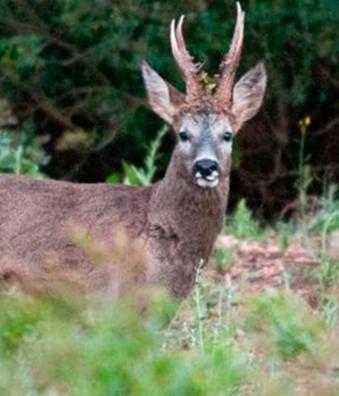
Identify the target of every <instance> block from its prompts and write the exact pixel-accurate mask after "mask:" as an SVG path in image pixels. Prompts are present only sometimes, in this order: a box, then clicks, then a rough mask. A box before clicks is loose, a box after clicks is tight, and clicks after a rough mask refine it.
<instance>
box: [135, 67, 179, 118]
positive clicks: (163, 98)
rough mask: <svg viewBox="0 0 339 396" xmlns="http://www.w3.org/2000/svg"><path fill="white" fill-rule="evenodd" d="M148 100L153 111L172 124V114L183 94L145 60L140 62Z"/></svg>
mask: <svg viewBox="0 0 339 396" xmlns="http://www.w3.org/2000/svg"><path fill="white" fill-rule="evenodd" d="M142 75H143V77H144V81H145V86H146V91H147V95H148V102H149V104H150V106H151V107H152V109H153V111H154V112H155V113H157V114H158V115H159V116H160V117H161V118H162V119H164V120H165V121H166V122H168V123H169V124H173V119H174V115H175V113H176V111H177V109H178V107H179V106H180V104H181V103H182V102H183V101H184V95H183V94H181V93H180V92H179V91H178V90H177V89H175V88H174V87H173V86H172V85H171V84H169V83H168V82H166V81H165V80H164V79H163V78H162V77H160V76H159V74H158V73H157V72H156V71H154V70H153V69H152V68H151V67H150V66H149V65H148V63H147V62H145V61H144V62H143V63H142Z"/></svg>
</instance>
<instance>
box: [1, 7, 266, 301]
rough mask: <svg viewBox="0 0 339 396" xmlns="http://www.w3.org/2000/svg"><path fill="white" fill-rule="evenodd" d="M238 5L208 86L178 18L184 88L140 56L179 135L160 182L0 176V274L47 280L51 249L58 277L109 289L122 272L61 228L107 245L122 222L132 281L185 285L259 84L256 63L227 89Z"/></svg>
mask: <svg viewBox="0 0 339 396" xmlns="http://www.w3.org/2000/svg"><path fill="white" fill-rule="evenodd" d="M237 10H238V16H237V23H236V27H235V32H234V36H233V39H232V43H231V47H230V50H229V52H228V53H227V55H226V56H225V57H224V59H223V61H222V63H221V75H220V77H219V80H218V83H217V86H216V88H215V91H214V92H212V93H211V92H207V91H206V90H205V88H204V86H203V83H202V80H201V78H200V77H199V68H198V67H197V65H196V64H194V63H193V61H192V58H191V57H190V55H189V53H188V52H187V49H186V47H185V42H184V39H183V36H182V23H183V18H180V20H179V23H178V25H177V26H175V22H174V21H172V24H171V46H172V52H173V55H174V57H175V59H176V61H177V64H178V65H179V68H180V69H181V71H182V73H183V75H184V78H185V81H186V88H187V89H186V91H187V92H186V95H183V94H181V93H179V92H178V91H177V90H176V89H175V88H174V87H172V86H171V85H170V84H168V83H167V82H166V81H165V80H163V79H162V77H160V76H159V75H158V74H157V73H156V72H155V71H154V70H153V69H151V67H150V66H149V65H148V64H147V63H145V62H144V63H143V66H142V71H143V77H144V80H145V85H146V89H147V92H148V100H149V103H150V105H151V107H152V109H153V110H154V111H155V112H156V113H157V114H158V115H159V116H160V117H162V118H163V119H164V120H165V121H166V122H167V123H169V124H171V125H172V126H173V129H174V130H175V132H176V134H177V145H176V148H175V150H174V153H173V155H172V159H171V162H170V164H169V167H168V169H167V172H166V175H165V177H164V179H163V180H161V181H160V182H158V183H156V184H154V185H152V186H150V187H144V188H134V187H128V186H112V185H107V184H95V185H94V184H93V185H91V184H74V183H66V182H56V181H37V180H32V179H29V178H25V177H20V176H8V175H2V176H0V279H1V278H2V279H5V280H8V279H9V280H11V279H15V280H19V282H21V283H22V282H25V279H27V280H29V281H30V282H31V283H34V281H36V280H37V281H39V280H40V281H41V279H43V280H44V281H45V282H46V284H47V285H48V283H49V280H52V278H53V276H54V273H53V271H52V270H50V269H49V268H48V265H47V266H46V261H48V260H49V257H50V256H52V257H54V259H55V260H56V261H57V266H56V268H55V270H56V271H57V272H58V273H59V274H60V273H61V274H64V277H65V278H67V276H69V274H71V273H81V274H82V277H83V278H84V279H86V282H87V283H88V284H89V285H90V288H92V289H99V290H100V289H105V288H109V287H110V282H111V281H112V279H113V281H114V280H116V279H114V278H119V277H120V276H121V275H120V274H119V271H115V272H114V273H112V271H111V272H110V271H109V268H108V267H107V268H106V267H105V266H104V267H103V268H102V269H100V268H99V269H97V268H96V267H95V263H93V260H92V259H91V255H88V254H86V252H85V251H84V250H83V249H81V247H79V245H78V244H77V243H75V242H74V241H73V240H72V239H71V238H70V237H69V235H68V233H67V227H68V226H69V225H70V224H78V225H80V226H81V227H82V230H83V231H84V232H85V233H86V234H88V235H89V236H90V237H93V238H94V240H96V241H99V242H100V243H104V244H106V245H110V244H111V243H113V241H114V238H115V236H116V234H117V233H118V232H119V231H120V230H121V229H123V230H124V232H125V233H126V235H127V237H128V238H129V240H130V241H131V243H132V242H133V241H138V242H140V244H141V246H142V248H143V250H144V252H145V257H146V260H145V266H143V267H142V268H141V269H139V271H138V273H137V274H136V277H135V281H136V282H143V283H146V284H151V285H156V286H162V287H164V288H166V289H167V290H168V291H169V292H170V293H171V294H172V295H174V296H177V297H184V296H186V295H187V294H188V293H189V291H190V290H191V288H192V287H193V284H194V281H195V274H196V270H197V267H198V266H199V264H200V263H201V262H203V263H206V262H207V260H208V259H209V257H210V254H211V251H212V247H213V244H214V242H215V239H216V237H217V234H218V232H219V231H220V230H221V228H222V225H223V221H224V214H225V209H226V204H227V198H228V190H229V176H230V167H231V150H232V138H233V136H234V135H235V134H236V132H237V131H238V130H239V129H240V128H241V126H242V124H243V123H244V122H245V121H247V120H248V119H250V118H251V117H253V116H254V115H255V113H256V112H257V111H258V109H259V107H260V105H261V103H262V99H263V95H264V91H265V85H266V72H265V68H264V66H263V65H262V64H259V65H258V66H256V67H254V68H252V69H251V70H250V71H249V72H248V73H247V74H245V76H243V77H242V78H241V79H240V80H239V81H238V83H237V84H236V85H235V86H234V88H233V82H234V77H235V72H236V69H237V67H238V64H239V60H240V54H241V46H242V39H243V24H244V13H243V12H242V10H241V8H240V5H239V4H237ZM112 259H113V260H114V257H113V258H112ZM116 260H117V261H119V258H116ZM117 265H119V263H117ZM125 266H129V264H128V263H127V264H126V263H125ZM123 270H124V271H125V270H127V272H128V270H129V268H124V269H123ZM131 271H132V269H131ZM121 278H123V277H122V276H121ZM118 281H119V282H121V283H124V280H123V279H121V280H120V279H118Z"/></svg>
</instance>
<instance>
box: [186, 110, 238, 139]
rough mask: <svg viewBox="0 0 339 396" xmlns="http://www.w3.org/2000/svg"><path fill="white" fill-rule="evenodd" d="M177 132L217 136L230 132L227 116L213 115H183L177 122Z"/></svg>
mask: <svg viewBox="0 0 339 396" xmlns="http://www.w3.org/2000/svg"><path fill="white" fill-rule="evenodd" d="M178 127H179V130H180V131H181V130H184V131H187V132H190V133H191V134H193V135H199V134H202V133H210V134H213V135H219V134H221V133H223V132H225V131H226V130H227V131H232V127H231V123H230V121H229V119H228V118H227V116H225V115H223V114H214V113H189V114H184V115H183V116H182V117H181V118H180V119H179V122H178Z"/></svg>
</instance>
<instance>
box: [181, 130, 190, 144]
mask: <svg viewBox="0 0 339 396" xmlns="http://www.w3.org/2000/svg"><path fill="white" fill-rule="evenodd" d="M179 138H180V140H181V141H182V142H187V141H189V140H190V137H189V134H188V133H187V132H186V131H181V132H179Z"/></svg>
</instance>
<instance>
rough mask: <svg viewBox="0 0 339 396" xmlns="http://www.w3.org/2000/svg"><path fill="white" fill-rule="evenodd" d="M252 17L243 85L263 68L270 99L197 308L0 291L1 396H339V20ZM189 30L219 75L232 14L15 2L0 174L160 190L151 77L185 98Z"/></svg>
mask: <svg viewBox="0 0 339 396" xmlns="http://www.w3.org/2000/svg"><path fill="white" fill-rule="evenodd" d="M242 5H243V7H244V8H245V10H246V36H245V37H246V39H245V51H244V54H243V62H242V64H241V70H240V72H241V73H242V72H244V71H245V70H246V69H248V68H249V67H250V66H252V65H253V64H254V63H255V62H257V61H258V60H260V59H264V60H265V62H266V64H267V66H268V71H269V85H268V93H267V96H266V100H265V106H264V108H263V110H262V111H261V112H260V114H259V115H258V116H257V117H256V118H255V119H254V120H253V121H251V122H250V124H249V125H248V126H247V127H245V128H244V129H243V131H241V133H239V137H238V142H237V145H236V147H235V152H234V172H233V175H232V178H233V180H232V194H231V199H232V201H231V208H233V209H234V210H233V213H232V215H230V216H229V217H228V220H227V224H226V225H225V229H224V232H223V234H224V235H223V236H221V238H219V239H220V241H219V242H220V244H217V246H216V249H215V251H214V254H213V259H212V260H211V263H210V265H209V267H208V268H207V269H206V270H204V271H203V272H202V273H201V272H200V271H199V274H198V278H197V281H196V285H195V288H194V290H193V292H192V295H191V297H190V298H189V299H187V300H186V301H184V302H182V303H181V304H180V305H179V306H178V302H177V301H172V300H171V299H170V298H168V296H166V295H164V293H163V292H161V291H159V290H147V291H145V290H140V291H138V293H136V290H134V289H133V293H130V296H129V298H128V299H127V300H125V299H122V300H121V301H119V302H117V301H109V304H107V300H106V301H104V303H103V302H102V301H101V300H100V299H98V301H94V302H93V301H92V302H91V303H88V301H84V300H83V298H82V297H81V296H78V295H77V294H76V293H74V292H71V291H70V290H67V291H66V290H65V289H63V288H61V289H60V290H58V288H56V289H55V290H54V294H53V295H45V294H42V295H39V297H36V296H35V297H33V296H30V297H28V296H26V295H25V296H23V295H21V293H20V290H18V289H17V288H15V287H10V288H8V287H7V284H6V282H3V280H1V279H0V293H1V294H0V394H1V395H2V394H4V395H34V396H35V395H49V396H50V395H70V396H73V395H81V396H83V395H84V396H86V395H91V396H92V395H93V396H96V395H98V396H101V395H137V396H139V395H145V396H146V395H147V396H148V395H159V396H160V395H161V396H164V395H168V396H170V395H176V396H177V395H179V396H180V395H187V396H189V395H204V396H205V395H210V396H215V395H220V396H221V395H230V396H231V395H232V396H233V395H234V396H238V395H239V396H247V395H250V396H279V395H280V396H289V395H291V396H301V395H305V396H306V395H307V396H323V395H329V396H337V395H339V376H338V372H339V360H338V359H339V357H338V356H339V355H338V350H339V337H338V334H339V294H338V290H339V248H338V246H339V204H338V202H339V201H338V199H339V194H338V188H337V187H336V183H337V182H338V180H339V173H338V169H339V156H338V152H339V135H338V133H336V130H337V129H338V116H337V112H338V100H337V96H336V95H337V91H338V76H337V74H336V71H337V69H338V45H337V37H338V27H337V25H338V17H339V3H338V2H337V1H335V0H323V1H317V0H295V1H293V2H292V1H288V0H270V1H263V0H262V1H259V0H251V1H244V2H242ZM181 13H185V14H186V15H187V26H186V36H188V38H189V40H188V42H189V47H190V49H191V50H192V52H193V53H194V54H196V56H197V57H198V58H199V59H201V60H204V61H205V66H206V68H207V69H208V70H209V71H210V72H211V73H213V72H215V71H217V67H218V62H219V60H220V55H221V54H222V53H223V52H224V51H225V50H226V49H227V45H228V41H229V39H230V36H231V33H232V29H233V26H234V23H233V20H234V15H235V7H234V3H233V1H230V0H215V1H211V0H198V1H186V2H180V1H177V0H173V1H171V2H160V1H159V2H157V1H148V0H125V1H123V2H122V1H116V0H114V1H109V0H97V1H94V0H72V1H69V0H43V1H40V0H2V1H1V2H0V31H1V35H0V89H1V96H0V172H8V173H17V174H21V173H22V174H28V175H32V176H34V177H40V178H44V177H54V178H61V179H68V180H75V181H102V180H106V181H107V182H110V183H116V182H123V183H126V184H133V185H148V184H150V183H151V182H153V181H154V180H156V179H157V178H159V177H161V175H162V174H163V172H164V170H165V168H166V164H167V161H168V158H169V155H170V147H171V144H172V143H173V138H172V136H171V134H170V133H169V128H167V127H166V126H164V125H163V123H162V122H161V121H160V120H159V119H158V118H157V117H156V116H155V115H152V114H151V112H150V111H149V110H148V109H146V106H145V99H144V92H143V86H142V81H141V75H140V70H139V66H140V62H141V60H142V59H143V58H147V59H148V60H149V62H150V63H151V64H152V66H154V68H156V69H157V70H158V71H159V72H160V73H161V74H162V75H164V76H166V78H168V79H169V80H170V81H171V82H173V83H175V84H176V85H177V86H178V87H181V88H183V84H182V82H181V81H180V78H179V73H178V72H177V70H176V67H175V65H174V62H173V60H172V57H171V53H170V48H169V42H168V25H169V21H170V20H171V18H172V17H174V16H179V15H180V14H181ZM160 154H161V155H160ZM239 197H245V198H246V200H244V199H241V200H239ZM248 205H249V206H251V207H252V208H253V209H254V210H255V211H256V213H257V214H258V213H260V214H261V215H262V216H269V217H271V218H273V220H274V221H272V222H271V223H270V224H274V225H273V226H272V225H271V226H269V225H267V224H266V226H265V227H264V226H263V225H262V222H261V221H259V220H257V217H256V218H255V219H254V218H253V214H252V213H253V212H252V211H251V210H250V209H249V208H248ZM277 214H282V215H283V216H282V217H279V218H278V216H276V215H277ZM284 215H288V222H286V217H287V216H284ZM222 238H224V239H222ZM127 250H128V249H127ZM126 254H127V255H129V252H128V251H127V252H126ZM139 292H140V293H141V295H140V294H139ZM143 293H145V294H147V295H144V294H143ZM141 301H142V302H143V301H148V304H146V305H145V306H147V308H145V306H143V309H142V313H141V312H140V302H141Z"/></svg>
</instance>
